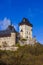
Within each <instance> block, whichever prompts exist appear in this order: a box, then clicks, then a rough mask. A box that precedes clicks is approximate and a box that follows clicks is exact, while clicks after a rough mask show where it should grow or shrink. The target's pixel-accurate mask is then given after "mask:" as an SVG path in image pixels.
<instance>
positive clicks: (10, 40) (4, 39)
mask: <svg viewBox="0 0 43 65" xmlns="http://www.w3.org/2000/svg"><path fill="white" fill-rule="evenodd" d="M4 42H6V43H7V45H8V46H12V45H15V43H16V33H11V36H10V37H0V46H3V45H4Z"/></svg>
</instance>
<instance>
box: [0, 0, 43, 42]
mask: <svg viewBox="0 0 43 65" xmlns="http://www.w3.org/2000/svg"><path fill="white" fill-rule="evenodd" d="M23 17H26V18H28V19H29V21H30V22H31V23H32V24H33V36H34V35H35V36H36V38H37V40H38V41H39V42H41V43H43V0H0V22H3V21H2V20H3V19H4V18H5V20H6V18H8V19H10V20H11V21H12V24H13V25H14V26H15V28H16V30H18V23H19V22H21V20H22V18H23ZM4 24H5V23H4ZM0 26H1V25H0ZM0 29H1V27H0Z"/></svg>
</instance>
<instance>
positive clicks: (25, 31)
mask: <svg viewBox="0 0 43 65" xmlns="http://www.w3.org/2000/svg"><path fill="white" fill-rule="evenodd" d="M19 30H20V36H21V37H22V38H26V39H29V38H31V39H32V27H31V26H28V25H20V28H19Z"/></svg>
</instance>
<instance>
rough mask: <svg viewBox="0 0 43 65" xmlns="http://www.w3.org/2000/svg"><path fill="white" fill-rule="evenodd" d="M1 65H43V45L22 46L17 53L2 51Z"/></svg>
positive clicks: (0, 52)
mask: <svg viewBox="0 0 43 65" xmlns="http://www.w3.org/2000/svg"><path fill="white" fill-rule="evenodd" d="M0 65H43V45H41V44H36V45H34V46H29V45H28V46H27V45H25V46H20V47H19V48H18V50H17V51H6V50H5V51H1V50H0Z"/></svg>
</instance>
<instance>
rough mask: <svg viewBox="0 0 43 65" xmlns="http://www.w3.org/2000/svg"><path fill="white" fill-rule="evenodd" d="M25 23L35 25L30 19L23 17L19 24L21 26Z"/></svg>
mask: <svg viewBox="0 0 43 65" xmlns="http://www.w3.org/2000/svg"><path fill="white" fill-rule="evenodd" d="M24 24H25V25H28V26H31V27H32V26H33V25H32V24H31V23H30V22H29V20H28V19H27V18H23V19H22V21H21V22H20V23H19V26H20V25H24Z"/></svg>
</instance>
